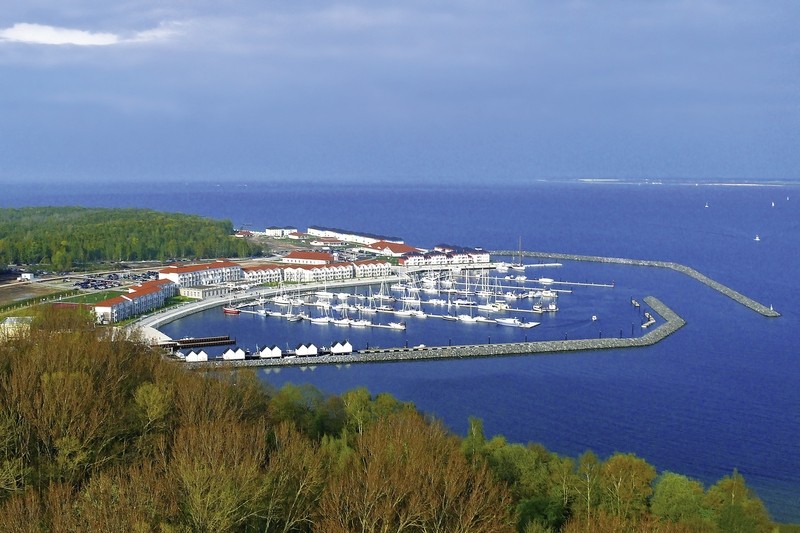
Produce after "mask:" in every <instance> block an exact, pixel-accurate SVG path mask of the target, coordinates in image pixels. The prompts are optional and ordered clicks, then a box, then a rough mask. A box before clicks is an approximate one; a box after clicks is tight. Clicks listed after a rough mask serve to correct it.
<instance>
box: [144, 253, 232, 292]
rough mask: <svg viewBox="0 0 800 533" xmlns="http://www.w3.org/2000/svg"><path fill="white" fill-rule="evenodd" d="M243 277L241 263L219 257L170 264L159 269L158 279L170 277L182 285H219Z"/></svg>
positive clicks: (169, 278)
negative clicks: (204, 261) (183, 263)
mask: <svg viewBox="0 0 800 533" xmlns="http://www.w3.org/2000/svg"><path fill="white" fill-rule="evenodd" d="M243 277H244V274H243V272H242V267H241V266H240V265H238V264H236V263H234V262H232V261H226V260H224V259H218V260H216V261H214V262H213V263H202V264H194V265H170V266H168V267H166V268H163V269H161V270H159V271H158V279H168V280H170V281H172V282H173V283H175V284H177V285H180V286H181V287H196V286H199V285H218V284H220V283H227V282H229V281H239V280H241V279H242V278H243Z"/></svg>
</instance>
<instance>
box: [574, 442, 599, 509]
mask: <svg viewBox="0 0 800 533" xmlns="http://www.w3.org/2000/svg"><path fill="white" fill-rule="evenodd" d="M577 466H578V468H577V472H576V476H575V485H574V491H575V495H576V500H577V501H576V514H577V512H582V513H583V516H584V518H585V519H586V523H587V524H588V523H589V522H591V519H592V511H593V510H594V508H595V507H596V506H597V503H598V500H599V496H600V495H599V494H598V493H599V491H600V487H599V480H600V461H599V460H598V459H597V456H596V455H595V454H594V453H592V452H591V451H588V452H584V454H583V455H581V456H580V458H579V459H578V465H577ZM577 504H579V505H577Z"/></svg>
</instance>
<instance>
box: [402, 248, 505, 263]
mask: <svg viewBox="0 0 800 533" xmlns="http://www.w3.org/2000/svg"><path fill="white" fill-rule="evenodd" d="M490 262H491V256H490V255H489V252H487V251H485V250H481V249H476V248H455V247H450V248H449V251H447V252H444V251H442V245H439V246H437V247H436V248H435V249H434V251H432V252H428V253H424V254H423V253H420V252H411V253H407V254H404V255H403V256H402V257H401V258H400V259H399V261H398V263H399V264H400V265H401V266H405V267H425V266H459V265H476V264H483V263H490Z"/></svg>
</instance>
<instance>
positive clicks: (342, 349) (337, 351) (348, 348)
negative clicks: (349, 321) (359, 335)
mask: <svg viewBox="0 0 800 533" xmlns="http://www.w3.org/2000/svg"><path fill="white" fill-rule="evenodd" d="M349 353H353V345H352V344H350V342H349V341H338V342H336V343H335V344H334V345H333V346H331V354H332V355H345V354H349Z"/></svg>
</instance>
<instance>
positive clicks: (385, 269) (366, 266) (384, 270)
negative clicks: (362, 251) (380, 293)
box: [352, 259, 392, 278]
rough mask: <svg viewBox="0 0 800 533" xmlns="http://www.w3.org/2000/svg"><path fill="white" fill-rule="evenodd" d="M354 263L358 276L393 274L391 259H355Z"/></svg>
mask: <svg viewBox="0 0 800 533" xmlns="http://www.w3.org/2000/svg"><path fill="white" fill-rule="evenodd" d="M352 265H353V270H354V271H355V277H357V278H378V277H385V276H390V275H391V274H392V264H391V263H390V262H389V261H382V260H380V259H367V260H365V261H355V262H354V263H352Z"/></svg>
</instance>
